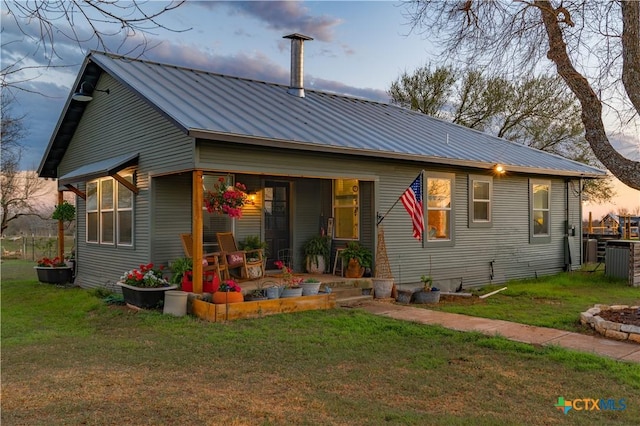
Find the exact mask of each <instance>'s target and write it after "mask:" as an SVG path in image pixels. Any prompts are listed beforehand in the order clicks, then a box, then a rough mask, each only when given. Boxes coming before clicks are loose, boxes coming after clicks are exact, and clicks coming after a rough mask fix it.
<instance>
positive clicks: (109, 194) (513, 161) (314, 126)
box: [38, 34, 605, 287]
mask: <svg viewBox="0 0 640 426" xmlns="http://www.w3.org/2000/svg"><path fill="white" fill-rule="evenodd" d="M287 37H288V38H291V40H292V55H293V58H292V75H291V84H290V85H289V86H287V85H280V84H273V83H267V82H262V81H254V80H249V79H243V78H237V77H233V76H227V75H219V74H215V73H211V72H204V71H199V70H193V69H187V68H182V67H177V66H172V65H166V64H159V63H154V62H149V61H144V60H139V59H135V58H127V57H122V56H117V55H112V54H105V53H101V52H90V53H89V54H88V55H87V57H86V59H85V61H84V63H83V65H82V68H81V70H80V72H79V75H78V76H77V79H76V81H75V84H74V86H73V92H72V93H70V94H69V98H68V100H67V102H66V104H65V107H64V110H63V111H62V114H61V116H60V118H59V121H58V123H57V125H56V127H55V131H54V133H53V135H52V138H51V140H50V142H49V145H48V147H47V149H46V152H45V153H44V156H43V158H42V161H41V164H40V167H39V170H38V173H39V175H40V176H41V177H44V178H53V179H57V180H58V183H59V189H60V190H61V191H69V190H70V191H73V192H75V193H76V194H77V195H78V199H77V211H78V214H77V244H76V247H75V249H76V258H77V279H76V282H77V283H78V284H79V285H80V286H82V287H98V286H104V285H107V284H112V283H114V282H115V281H117V279H118V278H119V277H120V276H121V275H122V273H123V272H124V271H125V270H129V269H131V268H132V267H135V266H136V265H138V264H142V263H148V262H153V263H154V264H167V263H168V262H170V261H172V260H174V259H176V258H178V257H182V256H184V254H183V250H182V247H181V242H180V238H179V236H180V234H182V233H190V232H191V233H193V235H194V246H197V247H196V249H197V251H198V252H197V253H194V258H195V259H199V258H201V256H202V250H204V251H211V250H215V248H216V247H215V244H216V243H215V233H216V232H220V231H232V232H233V233H234V235H235V237H236V239H237V240H239V241H240V240H242V239H244V238H245V237H247V236H253V235H258V236H260V238H261V239H262V240H263V241H266V242H267V243H268V245H269V263H270V264H271V263H272V262H273V260H274V259H275V258H276V257H277V254H278V253H280V252H281V251H282V250H287V249H288V250H289V251H290V252H291V253H292V254H293V258H294V268H295V269H296V270H302V264H303V263H302V262H303V259H302V251H301V247H302V245H303V243H304V242H305V241H306V240H307V239H309V238H310V237H311V236H314V235H317V234H318V233H320V232H321V229H324V230H327V229H329V228H331V229H332V236H333V241H334V248H333V253H335V248H337V247H340V246H341V245H344V244H346V242H347V241H352V240H356V241H359V242H360V243H361V244H363V245H364V246H366V247H368V248H370V249H371V250H372V251H374V253H375V251H376V250H375V249H376V247H377V243H378V241H379V239H380V237H379V233H378V232H379V229H380V228H379V227H378V226H377V225H378V222H380V221H381V222H380V224H381V226H383V229H384V242H385V246H386V254H387V258H388V260H389V265H390V267H391V272H392V274H393V276H394V278H395V280H396V282H397V283H400V284H402V283H417V282H418V281H419V277H420V276H421V275H424V274H430V275H431V276H432V277H433V278H434V280H435V281H436V282H437V281H439V280H448V279H451V280H453V279H462V283H463V286H464V287H470V286H478V285H485V284H488V283H501V282H504V281H506V280H509V279H514V278H523V277H533V276H537V275H541V274H552V273H556V272H558V271H562V270H567V269H575V268H577V267H579V266H580V265H581V263H582V259H581V256H582V255H581V253H582V250H581V244H582V243H581V241H580V240H581V239H580V236H581V234H582V232H581V229H580V228H581V217H582V211H581V203H580V201H581V187H582V181H583V179H589V178H599V177H604V176H605V172H603V171H602V170H599V169H596V168H593V167H590V166H587V165H585V164H581V163H577V162H574V161H570V160H567V159H565V158H562V157H559V156H556V155H552V154H549V153H545V152H542V151H538V150H535V149H532V148H529V147H526V146H523V145H520V144H517V143H513V142H510V141H507V140H504V139H500V138H496V137H493V136H490V135H488V134H485V133H482V132H478V131H476V130H472V129H468V128H465V127H462V126H458V125H455V124H452V123H449V122H445V121H442V120H438V119H435V118H432V117H429V116H426V115H423V114H421V113H418V112H414V111H410V110H407V109H404V108H400V107H398V106H394V105H389V104H385V103H379V102H372V101H368V100H364V99H357V98H353V97H348V96H341V95H337V94H334V93H327V92H321V91H316V90H309V89H307V88H305V87H304V84H303V83H304V82H303V79H302V72H301V70H302V55H301V52H302V43H303V42H304V41H305V40H309V38H308V37H305V36H301V35H298V34H292V35H291V36H287ZM497 165H501V167H504V169H505V170H506V171H505V172H503V173H499V172H497V171H496V169H497V167H496V166H497ZM423 171H424V172H423ZM422 173H423V176H424V200H425V203H424V204H425V211H424V221H425V233H424V238H423V240H422V241H421V240H418V239H414V238H413V236H412V222H411V219H410V217H409V215H408V214H407V212H406V211H405V210H404V208H403V207H402V204H401V203H398V199H399V197H400V196H401V195H402V194H403V192H404V191H405V190H406V189H407V188H408V187H409V185H410V184H411V183H412V182H413V181H414V179H415V178H416V176H418V175H421V174H422ZM219 177H222V178H224V179H225V180H226V181H227V182H229V183H233V182H241V183H242V184H244V185H246V187H247V190H248V192H249V193H250V194H251V196H252V197H254V199H255V201H254V203H253V204H251V205H247V206H245V207H244V208H243V217H242V218H241V219H230V218H228V217H226V216H220V215H211V214H208V213H207V212H206V211H204V212H203V208H202V206H203V202H202V197H203V187H205V188H211V186H212V185H213V184H214V183H215V182H216V181H217V180H218V178H219ZM329 224H331V226H329ZM374 262H375V260H374ZM194 263H195V265H196V266H195V267H196V268H198V267H199V266H198V265H199V263H198V262H194ZM197 272H198V271H197V270H196V271H194V276H197V275H198V274H197ZM194 285H195V284H194Z"/></svg>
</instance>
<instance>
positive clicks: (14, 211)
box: [0, 91, 48, 234]
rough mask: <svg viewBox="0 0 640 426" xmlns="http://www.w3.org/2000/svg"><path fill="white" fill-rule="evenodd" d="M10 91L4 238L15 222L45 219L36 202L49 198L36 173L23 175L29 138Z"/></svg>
mask: <svg viewBox="0 0 640 426" xmlns="http://www.w3.org/2000/svg"><path fill="white" fill-rule="evenodd" d="M9 96H10V95H9V94H8V92H7V91H3V92H2V100H1V104H2V120H1V121H2V123H1V126H2V133H1V136H0V137H1V138H2V157H1V158H0V166H1V168H2V171H1V173H0V215H1V217H0V234H4V231H5V230H6V229H7V227H8V226H9V223H10V222H11V221H14V220H16V219H18V218H19V217H21V216H38V217H40V218H42V219H48V218H44V217H42V216H41V215H40V214H38V212H37V211H36V208H35V205H34V201H36V200H37V199H38V198H39V197H42V196H44V195H46V189H45V185H44V181H43V180H42V179H40V178H39V177H38V174H37V173H36V172H35V171H31V172H20V171H19V169H18V166H19V163H20V158H21V157H22V144H21V140H22V139H23V138H24V137H25V136H26V130H25V129H24V126H23V123H22V117H15V116H14V115H13V114H12V112H11V102H12V99H13V98H11V97H9Z"/></svg>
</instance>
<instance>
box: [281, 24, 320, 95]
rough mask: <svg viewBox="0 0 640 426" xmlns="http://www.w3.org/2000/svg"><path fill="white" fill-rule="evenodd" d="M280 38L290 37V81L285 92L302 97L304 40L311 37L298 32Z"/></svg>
mask: <svg viewBox="0 0 640 426" xmlns="http://www.w3.org/2000/svg"><path fill="white" fill-rule="evenodd" d="M282 38H288V39H291V83H290V84H289V90H287V93H289V94H291V95H294V96H297V97H299V98H304V41H305V40H313V39H312V38H311V37H307V36H306V35H302V34H298V33H294V34H289V35H286V36H284V37H282Z"/></svg>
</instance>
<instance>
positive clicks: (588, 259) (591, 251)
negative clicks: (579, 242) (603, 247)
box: [582, 238, 598, 263]
mask: <svg viewBox="0 0 640 426" xmlns="http://www.w3.org/2000/svg"><path fill="white" fill-rule="evenodd" d="M597 261H598V240H596V239H595V238H589V239H588V240H586V242H585V245H584V260H583V262H582V263H596V262H597Z"/></svg>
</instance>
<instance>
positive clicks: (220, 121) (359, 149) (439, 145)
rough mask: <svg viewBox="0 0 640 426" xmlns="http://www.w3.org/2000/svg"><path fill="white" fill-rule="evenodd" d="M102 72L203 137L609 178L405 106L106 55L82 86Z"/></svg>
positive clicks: (65, 127) (88, 70)
mask: <svg viewBox="0 0 640 426" xmlns="http://www.w3.org/2000/svg"><path fill="white" fill-rule="evenodd" d="M102 72H107V73H108V74H110V75H111V76H113V77H114V78H115V79H116V80H118V81H119V82H120V83H121V84H123V85H124V86H125V87H127V88H128V89H130V90H132V91H133V92H134V93H136V94H137V95H138V96H140V97H141V98H142V99H143V100H145V101H146V102H148V103H149V105H150V106H152V107H153V108H155V109H156V110H157V111H159V112H160V113H161V114H163V115H164V116H166V117H167V118H168V119H169V120H170V121H171V122H173V123H174V124H175V125H176V126H177V127H178V128H180V129H181V130H182V131H183V132H185V133H186V134H188V135H191V136H193V137H195V138H200V139H211V140H214V139H215V140H225V141H231V142H239V143H245V144H246V143H249V144H258V145H269V146H276V147H281V148H285V149H286V148H295V149H302V150H308V151H323V152H336V153H343V154H351V155H360V156H369V157H380V158H395V159H401V160H409V161H416V162H422V163H438V164H450V165H457V166H466V167H474V168H480V169H491V168H492V167H493V166H494V165H495V164H496V163H500V164H503V165H505V166H506V168H507V170H510V171H520V172H528V173H536V174H544V175H561V176H576V177H578V176H584V177H603V176H605V175H606V172H604V171H603V170H600V169H598V168H595V167H591V166H588V165H585V164H582V163H578V162H576V161H572V160H568V159H566V158H563V157H561V156H558V155H554V154H550V153H547V152H544V151H540V150H537V149H533V148H529V147H527V146H524V145H521V144H519V143H515V142H511V141H508V140H506V139H501V138H497V137H494V136H491V135H489V134H486V133H482V132H479V131H477V130H474V129H469V128H467V127H463V126H460V125H457V124H453V123H450V122H446V121H443V120H439V119H436V118H433V117H430V116H427V115H425V114H422V113H419V112H415V111H411V110H408V109H405V108H402V107H399V106H396V105H390V104H385V103H381V102H374V101H369V100H365V99H359V98H354V97H348V96H343V95H338V94H334V93H328V92H321V91H316V90H310V89H309V88H305V97H304V98H300V97H296V96H292V95H290V94H288V93H287V90H288V86H286V85H281V84H275V83H266V82H261V81H255V80H248V79H242V78H238V77H231V76H226V75H221V74H215V73H211V72H206V71H198V70H193V69H188V68H182V67H177V66H172V65H166V64H159V63H155V62H149V61H143V60H139V59H134V58H127V57H122V56H117V55H112V54H105V53H101V52H91V53H90V54H89V55H88V56H87V58H86V60H85V64H84V66H83V70H82V71H81V73H80V75H79V76H78V79H77V81H76V83H77V84H76V85H77V86H79V84H80V82H82V81H84V80H88V81H93V82H95V81H97V79H98V78H99V74H100V73H102ZM74 104H75V102H71V101H68V102H67V107H66V108H65V112H63V116H61V119H60V120H59V122H58V126H57V127H56V131H55V132H54V135H53V137H52V139H51V141H50V143H49V148H48V150H47V153H46V154H45V157H44V158H43V161H42V163H41V166H40V170H39V172H40V175H41V176H43V177H56V176H55V169H56V167H57V164H58V163H59V161H60V159H61V158H62V155H64V152H63V151H62V150H60V148H61V147H62V146H64V145H65V141H66V144H67V145H68V141H70V139H71V136H72V134H73V133H72V132H73V131H75V127H73V126H71V124H73V123H75V125H77V122H78V121H79V117H78V115H82V113H83V111H84V109H82V110H80V109H72V108H73V107H74ZM67 113H69V115H67ZM71 113H73V114H71ZM70 132H71V133H70ZM54 147H55V150H54ZM64 148H66V147H64ZM61 154H62V155H61ZM54 166H56V167H54Z"/></svg>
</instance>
